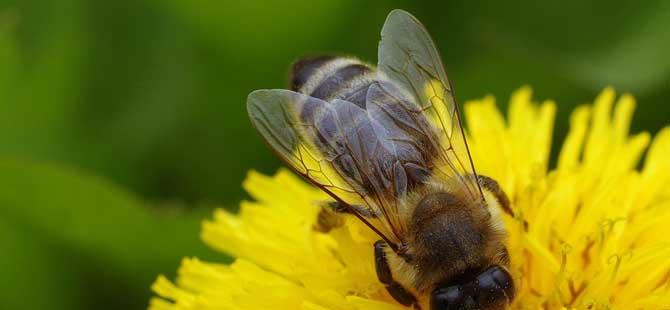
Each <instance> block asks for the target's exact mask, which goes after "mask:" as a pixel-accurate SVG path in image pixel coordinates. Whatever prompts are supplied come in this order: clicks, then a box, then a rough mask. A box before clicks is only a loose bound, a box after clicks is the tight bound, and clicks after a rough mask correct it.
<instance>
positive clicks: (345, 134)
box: [247, 89, 407, 247]
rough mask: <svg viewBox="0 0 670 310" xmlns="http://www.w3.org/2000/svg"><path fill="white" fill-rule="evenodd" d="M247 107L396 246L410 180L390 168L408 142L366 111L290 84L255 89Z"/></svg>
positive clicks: (261, 127)
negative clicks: (401, 180) (401, 192)
mask: <svg viewBox="0 0 670 310" xmlns="http://www.w3.org/2000/svg"><path fill="white" fill-rule="evenodd" d="M247 110H248V113H249V117H250V118H251V121H252V122H253V124H254V126H255V127H256V129H257V130H258V131H259V132H260V134H261V135H262V136H263V138H264V139H265V140H266V141H267V143H268V144H269V145H270V146H271V147H272V148H273V150H274V151H275V152H276V153H277V154H278V155H279V156H280V157H281V158H282V159H283V160H284V161H285V162H286V163H287V164H288V165H289V166H290V167H291V168H293V170H294V171H295V172H297V173H298V174H300V175H302V176H303V177H305V178H306V179H308V180H309V181H311V182H312V183H313V184H315V185H316V186H318V187H319V188H321V189H322V190H323V191H325V192H326V193H328V194H329V195H330V196H332V197H333V198H334V199H336V200H338V201H339V202H340V203H343V204H344V205H345V206H347V207H349V208H350V210H351V211H352V213H354V214H356V215H357V216H358V217H359V218H360V219H361V220H362V221H363V222H365V223H366V224H367V225H368V226H370V228H372V229H373V230H374V231H375V232H377V233H378V234H379V235H380V236H381V237H382V238H383V239H385V240H386V241H387V242H389V244H390V245H391V246H392V247H393V246H395V245H397V244H398V243H399V242H400V240H402V237H403V234H404V232H403V231H402V229H403V223H402V220H401V219H400V217H399V215H398V212H397V209H396V208H397V206H396V203H397V201H396V199H395V195H396V194H395V191H396V188H401V189H402V188H404V187H403V186H405V185H406V184H396V183H398V182H397V181H396V180H394V177H393V174H392V173H390V172H391V171H394V167H393V164H394V163H395V162H396V161H394V160H393V158H395V157H397V156H398V155H397V152H399V151H402V150H403V147H396V146H395V145H394V142H392V141H391V140H389V136H388V135H385V134H384V130H383V128H380V126H381V125H380V124H379V123H378V122H377V121H375V120H374V118H372V117H370V115H369V114H368V112H367V111H366V110H364V109H362V108H360V107H358V106H357V105H355V104H353V103H351V102H348V101H344V100H333V101H331V102H325V101H323V100H320V99H317V98H313V97H310V96H307V95H304V94H301V93H296V92H293V91H290V90H284V89H272V90H257V91H254V92H252V93H251V94H250V95H249V97H248V99H247ZM405 148H406V147H405ZM405 157H407V156H405ZM389 165H390V166H389ZM352 206H356V207H352ZM370 215H372V216H370Z"/></svg>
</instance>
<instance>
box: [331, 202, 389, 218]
mask: <svg viewBox="0 0 670 310" xmlns="http://www.w3.org/2000/svg"><path fill="white" fill-rule="evenodd" d="M324 206H325V207H328V208H330V209H331V210H333V211H335V212H337V213H349V214H353V213H354V212H355V213H358V215H360V216H362V217H371V218H375V217H379V214H377V213H374V212H373V211H372V210H370V209H369V208H366V207H364V206H359V205H351V206H349V205H344V204H342V203H340V202H337V201H329V202H326V203H325V204H324Z"/></svg>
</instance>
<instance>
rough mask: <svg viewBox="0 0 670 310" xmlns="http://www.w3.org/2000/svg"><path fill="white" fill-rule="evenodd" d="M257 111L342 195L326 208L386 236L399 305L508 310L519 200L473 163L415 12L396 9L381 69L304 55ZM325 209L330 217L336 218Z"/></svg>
mask: <svg viewBox="0 0 670 310" xmlns="http://www.w3.org/2000/svg"><path fill="white" fill-rule="evenodd" d="M247 110H248V113H249V117H250V119H251V121H252V123H253V125H254V126H255V128H256V129H257V130H258V132H259V133H260V134H261V136H262V137H263V138H264V140H265V141H266V142H267V143H268V144H269V146H270V147H271V148H272V149H273V150H274V152H275V153H276V155H278V156H279V157H280V158H281V159H282V160H283V161H284V162H285V163H286V164H287V165H288V166H290V167H291V168H292V169H293V170H294V171H295V172H296V173H298V174H299V175H301V176H302V177H304V178H305V179H306V180H308V181H309V182H311V183H312V184H314V185H315V186H317V187H318V188H320V189H321V190H323V191H324V192H325V193H327V194H328V195H330V196H331V197H332V198H333V199H334V202H332V203H329V204H328V206H325V207H324V208H325V209H323V210H322V213H323V211H328V212H344V213H350V214H352V215H353V216H356V217H357V218H358V219H360V221H362V222H363V223H365V224H366V225H367V226H368V227H369V228H370V229H372V230H373V231H374V232H375V233H376V234H378V235H379V237H380V240H379V241H377V242H376V243H375V244H374V257H375V268H376V272H377V277H378V280H379V281H380V282H381V283H382V284H383V285H384V286H385V287H386V289H387V291H388V293H389V295H390V296H391V297H393V298H394V299H395V300H396V301H397V302H398V303H400V304H402V305H405V306H408V307H413V308H415V309H421V307H422V305H424V307H425V305H426V304H428V305H429V307H430V309H433V310H445V309H504V308H506V307H507V306H508V305H509V304H510V303H511V302H512V301H513V299H514V295H515V286H514V280H513V277H512V276H511V274H510V272H509V271H508V266H509V264H510V261H509V255H508V252H507V248H506V245H505V243H506V239H507V233H506V230H505V227H504V225H503V222H502V220H501V217H502V212H506V213H508V214H510V215H512V210H511V208H510V205H509V200H508V198H507V196H506V195H505V193H504V192H503V191H502V190H501V188H500V186H498V184H497V183H496V181H494V180H493V179H491V178H488V177H485V176H482V175H477V173H476V172H475V167H474V164H473V162H472V159H471V158H470V154H469V150H468V145H467V141H466V140H465V134H464V131H463V127H462V125H461V120H460V114H459V112H458V107H457V104H456V100H455V98H454V92H453V90H452V87H451V84H450V82H449V80H448V78H447V75H446V73H445V71H444V67H443V65H442V61H441V60H440V55H439V53H438V52H437V49H436V47H435V44H434V43H433V41H432V39H431V38H430V36H429V34H428V32H427V31H426V29H425V28H424V27H423V25H422V24H421V23H420V22H419V21H418V20H417V19H416V18H415V17H414V16H412V15H411V14H409V13H407V12H405V11H402V10H394V11H392V12H391V13H390V14H389V15H388V17H387V19H386V22H385V23H384V26H383V28H382V31H381V41H380V42H379V49H378V63H377V66H376V67H375V66H372V65H369V64H366V63H364V62H362V61H360V60H358V59H355V58H348V57H336V56H316V57H308V58H304V59H302V60H299V61H297V62H296V63H295V64H294V66H293V70H292V77H291V90H286V89H270V90H256V91H254V92H252V93H251V94H250V95H249V97H248V100H247ZM491 156H495V154H491ZM319 217H320V219H319V223H320V224H321V226H328V225H332V224H333V223H338V221H332V220H331V221H329V220H327V219H326V217H323V218H322V215H320V216H319ZM340 222H341V221H340ZM321 229H326V230H327V229H328V227H322V228H321Z"/></svg>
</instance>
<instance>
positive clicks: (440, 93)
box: [378, 10, 483, 199]
mask: <svg viewBox="0 0 670 310" xmlns="http://www.w3.org/2000/svg"><path fill="white" fill-rule="evenodd" d="M381 36H382V38H381V41H380V42H379V50H378V61H379V63H378V69H379V70H380V71H381V72H382V73H383V74H384V75H386V77H387V78H388V79H390V80H391V81H393V82H394V83H395V84H396V86H399V87H401V88H402V91H403V93H404V97H407V98H408V99H410V100H409V104H413V105H414V106H413V107H407V110H408V111H413V113H414V114H416V117H419V116H422V117H425V118H426V119H427V120H428V123H429V124H430V126H429V127H432V128H422V129H421V131H422V132H423V133H425V134H427V135H428V137H429V142H430V144H431V145H432V149H434V150H436V152H437V154H435V156H436V157H435V162H434V167H435V169H434V170H433V173H434V174H435V173H436V172H439V173H441V174H442V176H443V177H445V178H447V179H449V180H450V181H455V180H457V182H456V184H459V185H462V186H463V189H464V190H466V191H467V192H468V193H469V194H471V195H472V197H473V198H480V199H483V194H482V192H481V188H480V187H479V184H478V183H477V182H476V181H475V180H476V177H472V176H476V174H475V168H474V164H473V163H472V159H471V158H470V154H469V150H468V146H467V142H466V141H465V134H464V132H463V128H462V125H461V120H460V115H459V112H458V107H457V105H456V100H455V99H454V94H453V91H452V88H451V84H450V83H449V80H448V78H447V74H446V73H445V71H444V67H443V65H442V61H441V60H440V55H439V53H438V51H437V48H436V47H435V44H434V43H433V41H432V39H431V38H430V35H429V34H428V32H427V31H426V29H425V28H424V27H423V25H422V24H421V23H420V22H419V21H418V20H417V19H416V18H415V17H414V16H412V15H411V14H409V13H407V12H405V11H402V10H394V11H392V12H391V13H390V14H389V15H388V17H387V18H386V22H385V23H384V27H383V28H382V32H381ZM419 114H421V115H419ZM419 123H421V122H419Z"/></svg>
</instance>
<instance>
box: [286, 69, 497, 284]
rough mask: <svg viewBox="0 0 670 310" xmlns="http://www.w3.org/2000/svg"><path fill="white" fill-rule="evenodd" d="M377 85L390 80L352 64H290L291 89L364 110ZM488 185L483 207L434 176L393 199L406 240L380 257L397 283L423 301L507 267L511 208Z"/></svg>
mask: <svg viewBox="0 0 670 310" xmlns="http://www.w3.org/2000/svg"><path fill="white" fill-rule="evenodd" d="M376 81H388V80H387V79H386V78H385V77H384V75H383V74H381V73H379V72H378V71H376V70H375V69H374V67H372V66H370V65H367V64H364V63H362V62H361V61H359V60H357V59H354V58H344V57H332V56H320V57H310V58H305V59H302V60H300V61H298V62H296V63H295V64H294V66H293V72H292V77H291V87H292V89H293V90H294V91H298V92H301V93H303V94H306V95H310V96H313V97H316V98H319V99H322V100H325V101H331V100H333V99H345V100H348V101H350V102H352V103H354V104H356V105H358V106H359V107H361V108H363V109H365V108H366V107H365V104H366V103H365V100H366V92H367V89H368V87H369V86H370V85H371V84H372V83H375V82H376ZM432 164H433V165H440V163H432ZM441 164H442V165H446V164H444V163H441ZM466 177H473V178H474V176H466ZM488 180H490V181H491V182H493V183H492V184H489V185H494V186H492V187H491V188H490V189H489V188H486V186H484V188H483V189H482V190H483V191H484V196H485V198H486V201H480V200H479V199H478V198H475V197H479V196H478V195H472V194H471V193H465V192H463V190H464V187H463V186H462V184H458V185H457V184H455V183H454V182H460V181H458V180H455V179H454V178H453V177H451V178H450V177H444V176H439V175H433V176H431V177H429V178H428V179H427V180H425V182H423V181H422V182H420V183H421V184H420V185H419V184H418V183H417V184H416V187H415V188H413V190H411V191H407V194H406V195H400V196H401V197H396V198H397V203H398V212H399V215H400V218H402V219H404V223H403V226H404V229H405V231H404V235H405V236H406V238H407V240H403V248H402V253H396V252H394V251H393V250H392V249H391V248H390V247H386V249H385V251H386V252H385V253H386V255H385V257H386V259H388V264H389V266H390V268H391V270H392V273H393V277H394V279H395V280H396V281H397V282H398V283H400V284H402V285H403V286H404V287H405V288H409V289H411V290H413V291H416V292H418V293H420V294H419V295H426V293H428V292H429V291H430V290H433V289H435V288H436V287H438V286H444V285H445V284H447V285H451V284H458V283H459V282H462V281H468V280H472V278H473V277H476V276H477V275H479V273H481V272H482V271H484V269H486V268H488V267H490V266H494V265H500V266H507V265H508V257H507V250H506V248H505V241H506V240H505V238H506V232H505V228H504V226H503V222H502V219H501V212H500V209H501V207H502V208H503V209H508V208H509V202H508V201H507V198H506V197H504V193H502V191H501V190H500V189H499V188H498V187H497V184H496V183H495V181H493V180H491V179H488ZM477 181H478V180H475V182H477ZM501 195H502V196H501ZM320 221H321V222H320V224H323V225H321V226H319V227H321V228H322V229H323V228H324V227H328V226H329V225H331V224H332V223H331V222H330V221H325V218H324V219H321V218H320ZM326 224H327V225H326ZM324 231H325V230H324Z"/></svg>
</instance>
